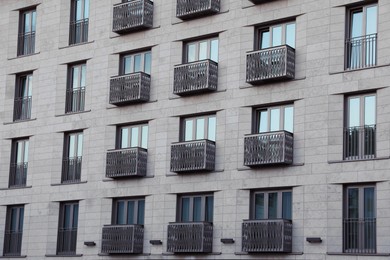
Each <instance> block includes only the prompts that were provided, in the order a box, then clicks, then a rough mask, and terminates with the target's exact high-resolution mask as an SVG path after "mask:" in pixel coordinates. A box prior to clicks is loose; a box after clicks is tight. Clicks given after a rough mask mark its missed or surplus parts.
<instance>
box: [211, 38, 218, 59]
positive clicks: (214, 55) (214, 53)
mask: <svg viewBox="0 0 390 260" xmlns="http://www.w3.org/2000/svg"><path fill="white" fill-rule="evenodd" d="M210 60H213V61H215V62H218V39H215V40H212V41H211V42H210Z"/></svg>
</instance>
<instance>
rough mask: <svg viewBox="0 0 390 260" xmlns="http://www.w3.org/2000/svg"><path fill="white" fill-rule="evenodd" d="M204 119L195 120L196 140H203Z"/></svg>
mask: <svg viewBox="0 0 390 260" xmlns="http://www.w3.org/2000/svg"><path fill="white" fill-rule="evenodd" d="M204 123H205V120H204V118H198V119H196V137H195V139H196V140H200V139H204V127H205V126H204Z"/></svg>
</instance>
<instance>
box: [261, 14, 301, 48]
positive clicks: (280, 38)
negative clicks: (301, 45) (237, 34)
mask: <svg viewBox="0 0 390 260" xmlns="http://www.w3.org/2000/svg"><path fill="white" fill-rule="evenodd" d="M285 44H286V45H289V46H290V47H292V48H295V21H294V22H289V23H284V24H278V25H273V26H269V27H262V28H260V29H258V46H257V48H258V49H259V50H262V49H266V48H270V47H276V46H280V45H285Z"/></svg>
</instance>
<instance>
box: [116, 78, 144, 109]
mask: <svg viewBox="0 0 390 260" xmlns="http://www.w3.org/2000/svg"><path fill="white" fill-rule="evenodd" d="M149 97H150V75H149V74H146V73H144V72H135V73H131V74H126V75H123V76H117V77H113V78H111V80H110V104H113V105H117V106H120V105H126V104H131V103H137V102H146V101H149Z"/></svg>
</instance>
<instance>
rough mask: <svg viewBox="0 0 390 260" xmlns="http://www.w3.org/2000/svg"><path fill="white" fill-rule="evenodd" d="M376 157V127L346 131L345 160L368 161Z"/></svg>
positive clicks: (350, 128)
mask: <svg viewBox="0 0 390 260" xmlns="http://www.w3.org/2000/svg"><path fill="white" fill-rule="evenodd" d="M375 157H376V125H365V126H355V127H346V128H345V129H344V160H366V159H373V158H375Z"/></svg>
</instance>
